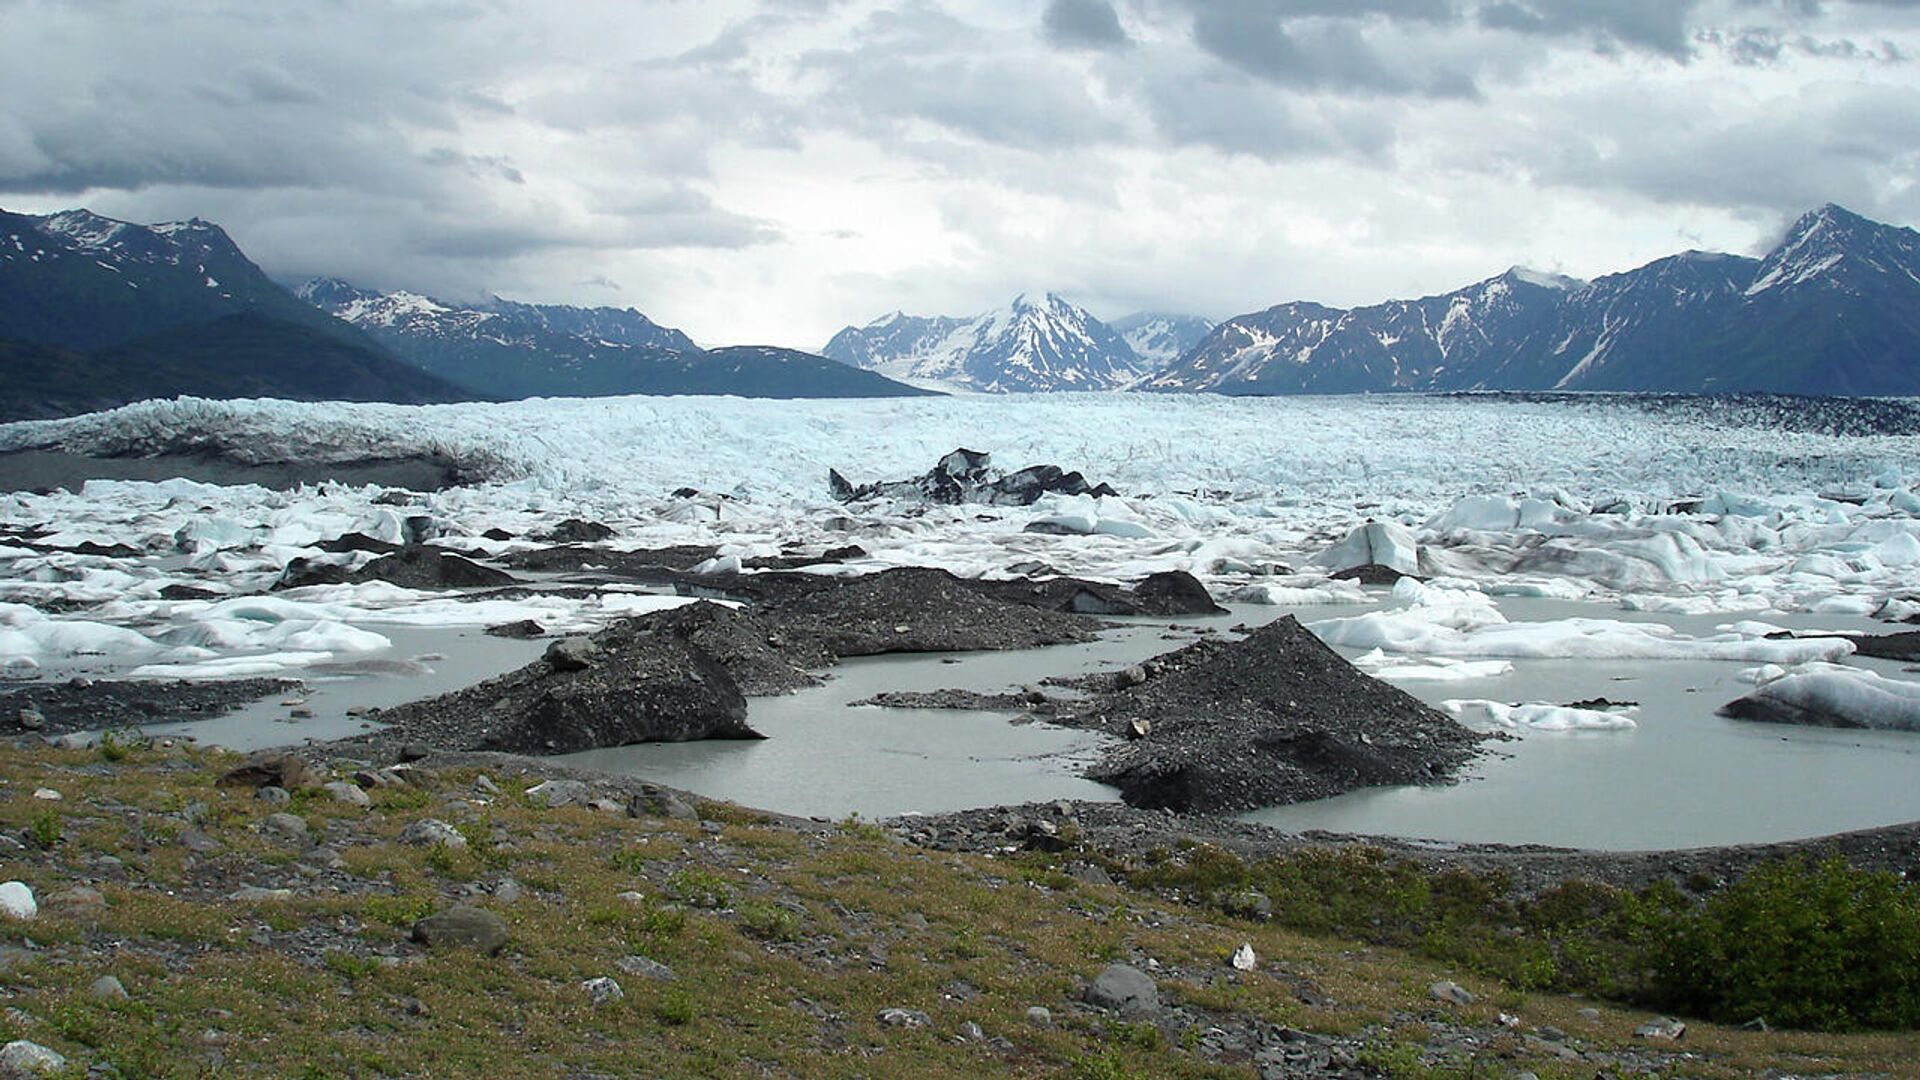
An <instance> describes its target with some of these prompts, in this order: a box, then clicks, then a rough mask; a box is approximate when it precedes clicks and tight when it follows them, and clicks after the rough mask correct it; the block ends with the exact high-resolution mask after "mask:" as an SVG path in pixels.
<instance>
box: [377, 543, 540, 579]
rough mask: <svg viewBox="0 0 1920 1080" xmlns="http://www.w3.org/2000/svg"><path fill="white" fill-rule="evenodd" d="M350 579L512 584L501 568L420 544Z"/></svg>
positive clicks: (383, 560) (409, 547)
mask: <svg viewBox="0 0 1920 1080" xmlns="http://www.w3.org/2000/svg"><path fill="white" fill-rule="evenodd" d="M349 580H351V581H385V582H388V583H390V584H393V585H399V586H401V587H403V588H408V589H473V588H497V587H499V586H502V585H513V584H516V583H517V582H518V580H519V579H517V578H515V577H514V576H513V575H512V574H509V573H507V572H506V571H505V570H496V569H494V568H493V567H491V566H482V565H480V564H479V563H477V562H474V561H473V560H471V559H467V558H463V557H461V556H459V555H455V554H453V553H452V552H449V551H443V550H441V549H440V548H437V547H429V546H427V545H424V544H419V545H410V546H408V547H404V548H401V549H400V550H398V551H396V552H394V553H393V554H391V555H385V556H382V557H380V558H378V559H375V560H373V561H372V562H370V563H368V564H367V565H365V566H363V567H361V568H360V569H358V570H356V571H354V572H353V574H352V576H351V577H350V578H349Z"/></svg>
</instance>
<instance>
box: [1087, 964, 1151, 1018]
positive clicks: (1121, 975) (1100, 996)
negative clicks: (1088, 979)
mask: <svg viewBox="0 0 1920 1080" xmlns="http://www.w3.org/2000/svg"><path fill="white" fill-rule="evenodd" d="M1085 1000H1086V1002H1087V1004H1089V1005H1091V1006H1093V1007H1094V1008H1096V1009H1110V1010H1112V1011H1114V1012H1117V1013H1120V1014H1121V1015H1123V1016H1152V1015H1153V1014H1155V1013H1157V1012H1159V1011H1160V991H1159V990H1157V989H1155V988H1154V985H1153V979H1152V978H1151V977H1149V976H1148V975H1147V973H1146V972H1144V971H1141V970H1140V969H1139V968H1136V967H1130V966H1128V965H1126V964H1108V965H1107V966H1106V968H1105V969H1104V970H1103V971H1101V972H1100V974H1098V975H1096V976H1094V979H1093V982H1092V983H1090V984H1088V986H1087V990H1086V995H1085Z"/></svg>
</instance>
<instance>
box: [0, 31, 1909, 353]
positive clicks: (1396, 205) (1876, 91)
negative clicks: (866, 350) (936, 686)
mask: <svg viewBox="0 0 1920 1080" xmlns="http://www.w3.org/2000/svg"><path fill="white" fill-rule="evenodd" d="M0 20H4V22H5V24H6V25H7V27H8V32H9V38H10V39H11V40H12V41H13V42H14V46H13V47H12V48H11V49H10V50H9V53H10V58H9V63H8V65H6V66H5V68H4V69H0V205H4V206H6V207H7V208H9V209H23V210H47V209H52V208H57V207H64V206H72V205H88V206H91V207H93V208H94V209H96V210H100V211H101V212H104V213H110V214H114V215H116V216H122V217H128V218H133V219H138V220H160V219H163V218H172V217H185V216H189V215H195V214H197V215H200V216H203V217H208V218H212V219H214V220H217V221H220V222H222V223H223V224H225V225H227V226H228V227H229V230H230V231H231V232H233V233H234V235H235V236H236V237H237V238H238V239H239V240H240V242H241V243H242V244H243V245H244V246H245V247H246V248H247V249H248V251H249V252H250V253H252V254H254V255H255V257H256V258H257V259H259V260H260V261H261V262H262V263H263V265H265V266H266V267H267V268H268V269H269V270H270V271H271V272H274V273H277V274H281V275H283V276H288V277H292V276H299V275H305V274H309V273H327V274H336V275H340V276H344V277H348V278H351V279H354V280H358V281H361V282H364V283H366V284H370V285H375V286H381V287H401V286H404V287H409V288H414V289H419V290H423V291H429V292H438V293H443V294H448V295H452V296H455V297H461V296H470V295H477V294H480V293H483V292H489V291H492V292H500V293H503V294H507V295H511V296H515V297H517V298H524V299H531V300H544V301H571V302H580V303H608V302H614V303H621V304H632V305H634V306H637V307H639V308H641V309H642V310H644V311H646V312H648V313H649V314H650V315H652V316H654V317H655V318H657V319H660V320H661V321H663V322H666V323H669V324H672V325H678V326H682V327H685V328H686V329H687V330H688V331H689V332H690V333H692V334H694V335H695V336H696V337H697V338H699V339H701V340H705V341H710V342H736V341H770V342H778V343H782V344H792V345H799V346H803V347H818V346H819V344H820V343H821V342H823V341H824V340H825V338H826V337H827V336H828V335H829V334H830V333H831V332H832V331H833V330H834V329H836V328H837V327H838V326H839V325H841V324H843V323H845V322H849V321H852V322H864V321H866V320H867V319H868V318H870V317H872V316H873V315H875V314H878V313H879V312H882V311H886V310H890V309H894V308H905V309H908V310H915V311H922V312H930V313H931V312H943V313H966V312H971V311H975V310H978V309H982V308H985V307H988V306H991V305H993V304H996V303H999V302H1001V301H1003V300H1004V299H1006V298H1007V297H1010V296H1011V295H1013V294H1014V293H1016V292H1019V291H1022V290H1025V289H1035V288H1039V289H1053V290H1056V291H1060V292H1063V293H1065V294H1067V295H1069V296H1072V297H1074V298H1076V299H1079V300H1081V301H1082V302H1085V303H1087V304H1089V305H1090V306H1092V307H1093V308H1094V309H1095V311H1096V312H1097V313H1100V314H1105V315H1110V316H1111V315H1118V314H1121V313H1123V312H1125V311H1128V310H1133V309H1140V308H1152V309H1162V310H1183V311H1194V312H1198V313H1201V314H1205V315H1209V316H1214V317H1220V316H1225V315H1229V314H1233V313H1236V312H1239V311H1244V310H1250V309H1254V308H1258V307H1264V306H1266V305H1269V304H1272V303H1276V302H1279V301H1282V300H1289V299H1296V298H1309V299H1319V300H1325V301H1329V302H1337V303H1355V302H1367V301H1373V300H1377V299H1380V298H1382V297H1385V296H1388V295H1410V294H1418V293H1423V292H1433V291H1438V290H1442V289H1446V288H1451V287H1453V286H1455V285H1459V284H1463V283H1465V282H1466V281H1468V280H1472V279H1474V278H1477V277H1482V276H1486V275H1489V274H1492V273H1496V272H1498V271H1500V270H1502V269H1504V268H1505V267H1506V266H1508V265H1511V264H1513V263H1530V264H1535V265H1541V266H1542V267H1544V268H1548V269H1558V270H1565V271H1568V272H1572V273H1576V274H1595V273H1601V272H1606V271H1610V270H1616V269H1623V268H1625V267H1627V266H1630V265H1634V264H1636V263H1638V262H1641V261H1644V260H1646V259H1649V258H1652V257H1655V256H1658V255H1661V254H1665V253H1667V252H1669V251H1672V250H1675V249H1677V248H1680V247H1686V246H1716V247H1731V248H1736V249H1742V248H1751V247H1753V246H1754V245H1756V244H1758V243H1760V242H1761V241H1762V239H1763V238H1764V237H1765V236H1766V235H1768V234H1769V233H1770V232H1772V231H1773V230H1775V229H1777V227H1778V225H1779V223H1780V222H1781V221H1782V220H1784V219H1786V218H1788V217H1791V216H1793V215H1794V214H1796V213H1798V212H1799V211H1801V210H1804V209H1806V208H1807V207H1808V206H1810V205H1813V204H1816V203H1819V202H1825V201H1829V200H1832V201H1839V202H1843V203H1846V204H1848V205H1850V206H1853V207H1854V208H1855V209H1858V210H1860V211H1862V212H1864V213H1868V214H1870V215H1874V216H1878V217H1881V218H1883V219H1886V220H1893V221H1899V222H1906V223H1910V222H1915V221H1920V188H1917V187H1916V185H1915V179H1916V173H1917V172H1920V151H1916V150H1915V149H1914V148H1915V147H1920V120H1916V119H1915V118H1916V117H1920V77H1917V76H1920V68H1916V67H1915V58H1916V57H1920V3H1917V2H1915V0H1034V2H1033V3H1030V4H1008V3H1005V2H1003V0H907V2H905V3H887V4H880V3H873V2H871V0H758V2H756V0H716V2H706V3H700V4H654V5H603V4H588V3H563V2H549V3H544V4H538V5H536V4H531V3H521V2H517V0H497V2H487V3H482V2H479V0H472V2H465V0H441V2H436V3H416V4H407V5H389V4H375V3H370V2H365V0H339V2H337V3H329V4H323V5H316V4H301V5H294V4H290V3H288V4H282V3H240V2H214V0H203V2H191V0H183V2H182V3H178V4H167V5H148V4H137V3H133V2H132V0H94V2H88V3H56V2H52V0H0Z"/></svg>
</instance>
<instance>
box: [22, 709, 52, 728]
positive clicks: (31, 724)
mask: <svg viewBox="0 0 1920 1080" xmlns="http://www.w3.org/2000/svg"><path fill="white" fill-rule="evenodd" d="M20 726H21V727H23V728H25V729H27V730H28V731H39V730H40V729H41V728H43V727H46V726H47V718H46V716H44V715H43V714H42V713H41V712H40V710H39V709H21V710H20Z"/></svg>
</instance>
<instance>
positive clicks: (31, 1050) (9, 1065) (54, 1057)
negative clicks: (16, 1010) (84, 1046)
mask: <svg viewBox="0 0 1920 1080" xmlns="http://www.w3.org/2000/svg"><path fill="white" fill-rule="evenodd" d="M66 1067H67V1059H66V1058H64V1057H62V1056H60V1055H59V1054H57V1053H55V1052H53V1051H52V1050H49V1049H47V1048H46V1047H44V1046H41V1045H40V1044H39V1043H36V1042H28V1041H27V1040H25V1039H15V1040H13V1041H12V1042H10V1043H8V1044H7V1045H6V1046H4V1047H0V1070H4V1071H5V1072H8V1073H11V1074H14V1075H28V1074H31V1075H35V1076H45V1075H50V1074H52V1073H57V1072H60V1071H62V1070H64V1069H65V1068H66Z"/></svg>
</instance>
